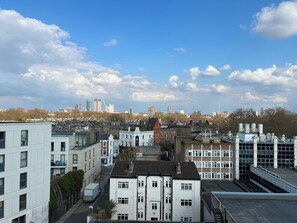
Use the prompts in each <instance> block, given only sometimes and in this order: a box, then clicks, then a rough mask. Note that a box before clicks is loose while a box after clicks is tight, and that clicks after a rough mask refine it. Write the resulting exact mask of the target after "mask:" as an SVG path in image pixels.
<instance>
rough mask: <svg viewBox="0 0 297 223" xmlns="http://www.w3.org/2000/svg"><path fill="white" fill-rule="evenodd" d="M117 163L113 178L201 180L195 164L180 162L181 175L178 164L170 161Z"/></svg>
mask: <svg viewBox="0 0 297 223" xmlns="http://www.w3.org/2000/svg"><path fill="white" fill-rule="evenodd" d="M129 162H130V161H117V162H116V163H115V165H114V167H113V170H112V173H111V178H136V177H137V176H138V175H153V176H172V178H173V179H184V180H200V176H199V173H198V171H197V168H196V166H195V164H194V163H193V162H180V163H179V164H180V170H181V173H178V172H177V165H178V162H170V161H132V165H133V168H132V170H131V171H129Z"/></svg>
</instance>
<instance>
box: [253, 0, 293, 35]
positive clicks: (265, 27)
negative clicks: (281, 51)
mask: <svg viewBox="0 0 297 223" xmlns="http://www.w3.org/2000/svg"><path fill="white" fill-rule="evenodd" d="M296 21H297V1H283V2H281V3H280V4H279V5H277V6H275V5H272V6H270V7H264V8H262V9H261V11H260V12H258V13H257V14H256V15H255V16H254V23H253V24H252V30H253V31H254V32H255V33H257V34H259V35H261V36H263V37H265V38H268V39H280V38H285V37H289V36H292V35H296V34H297V22H296Z"/></svg>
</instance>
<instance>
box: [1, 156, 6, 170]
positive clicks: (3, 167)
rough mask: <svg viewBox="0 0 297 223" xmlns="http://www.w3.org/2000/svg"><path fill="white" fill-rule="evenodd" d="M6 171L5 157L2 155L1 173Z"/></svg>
mask: <svg viewBox="0 0 297 223" xmlns="http://www.w3.org/2000/svg"><path fill="white" fill-rule="evenodd" d="M4 170H5V155H0V172H3V171H4Z"/></svg>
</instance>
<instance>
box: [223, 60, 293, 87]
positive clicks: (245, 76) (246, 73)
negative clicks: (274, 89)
mask: <svg viewBox="0 0 297 223" xmlns="http://www.w3.org/2000/svg"><path fill="white" fill-rule="evenodd" d="M228 79H229V81H231V82H235V83H241V84H243V83H246V84H251V83H254V84H259V85H267V86H269V85H275V86H283V87H288V88H295V87H296V85H297V65H294V64H289V65H287V66H286V67H282V68H277V67H276V66H275V65H273V66H272V67H269V68H266V69H262V68H258V69H256V70H254V71H252V70H248V69H247V70H242V71H238V70H236V71H233V72H232V73H231V74H230V75H229V77H228Z"/></svg>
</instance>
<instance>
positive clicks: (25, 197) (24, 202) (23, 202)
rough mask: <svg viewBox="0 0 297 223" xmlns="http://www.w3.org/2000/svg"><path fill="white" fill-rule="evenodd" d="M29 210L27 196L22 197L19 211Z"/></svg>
mask: <svg viewBox="0 0 297 223" xmlns="http://www.w3.org/2000/svg"><path fill="white" fill-rule="evenodd" d="M26 208H27V194H22V195H20V202H19V209H20V211H22V210H25V209H26Z"/></svg>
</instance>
